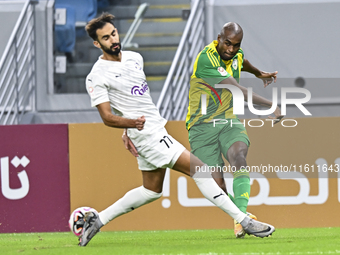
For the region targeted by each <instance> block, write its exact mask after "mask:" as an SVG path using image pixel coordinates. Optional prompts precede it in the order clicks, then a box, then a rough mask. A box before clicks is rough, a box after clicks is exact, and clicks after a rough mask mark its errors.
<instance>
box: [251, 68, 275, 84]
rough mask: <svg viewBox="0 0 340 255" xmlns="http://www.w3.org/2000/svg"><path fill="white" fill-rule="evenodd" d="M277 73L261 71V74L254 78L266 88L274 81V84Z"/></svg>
mask: <svg viewBox="0 0 340 255" xmlns="http://www.w3.org/2000/svg"><path fill="white" fill-rule="evenodd" d="M277 73H278V71H275V72H273V73H268V72H264V71H261V74H260V75H258V76H256V77H257V78H259V79H261V80H262V81H263V85H264V87H267V86H268V85H269V84H271V83H272V82H273V81H274V83H275V82H276V79H277V77H276V75H277Z"/></svg>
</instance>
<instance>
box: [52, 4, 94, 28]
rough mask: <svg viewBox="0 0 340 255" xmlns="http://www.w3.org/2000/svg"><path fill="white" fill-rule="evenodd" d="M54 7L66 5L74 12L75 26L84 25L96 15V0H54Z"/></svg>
mask: <svg viewBox="0 0 340 255" xmlns="http://www.w3.org/2000/svg"><path fill="white" fill-rule="evenodd" d="M55 5H68V6H72V7H73V8H74V9H75V10H76V13H75V15H76V24H77V23H78V24H80V25H85V24H86V23H87V22H89V21H90V20H91V19H93V18H94V17H95V16H96V15H97V0H81V1H79V0H56V1H55Z"/></svg>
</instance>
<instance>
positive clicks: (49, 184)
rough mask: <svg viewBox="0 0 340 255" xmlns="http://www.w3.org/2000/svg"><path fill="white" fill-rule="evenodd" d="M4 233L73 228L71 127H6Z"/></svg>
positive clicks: (0, 214)
mask: <svg viewBox="0 0 340 255" xmlns="http://www.w3.org/2000/svg"><path fill="white" fill-rule="evenodd" d="M0 137H1V146H0V171H1V175H0V176H1V183H0V185H1V193H0V205H1V206H0V233H15V232H49V231H68V225H67V220H68V217H69V211H70V207H69V203H70V202H69V201H70V199H69V166H68V128H67V125H18V126H0Z"/></svg>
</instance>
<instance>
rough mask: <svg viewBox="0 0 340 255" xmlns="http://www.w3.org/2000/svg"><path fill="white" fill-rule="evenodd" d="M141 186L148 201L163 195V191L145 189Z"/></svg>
mask: <svg viewBox="0 0 340 255" xmlns="http://www.w3.org/2000/svg"><path fill="white" fill-rule="evenodd" d="M142 187H143V195H144V196H145V198H146V199H147V201H148V203H150V202H152V201H155V200H157V199H158V198H160V197H161V196H162V195H163V192H160V193H157V192H154V191H152V190H149V189H146V188H145V187H144V186H142Z"/></svg>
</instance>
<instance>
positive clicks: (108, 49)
mask: <svg viewBox="0 0 340 255" xmlns="http://www.w3.org/2000/svg"><path fill="white" fill-rule="evenodd" d="M99 44H100V46H101V48H102V50H103V51H104V52H106V53H107V54H109V55H113V56H118V54H119V52H120V50H121V48H122V45H121V44H120V42H119V43H114V44H112V45H111V47H110V48H107V47H105V46H104V45H102V44H101V43H99ZM117 45H118V47H117V48H115V49H114V47H115V46H117ZM112 49H113V50H112Z"/></svg>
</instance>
